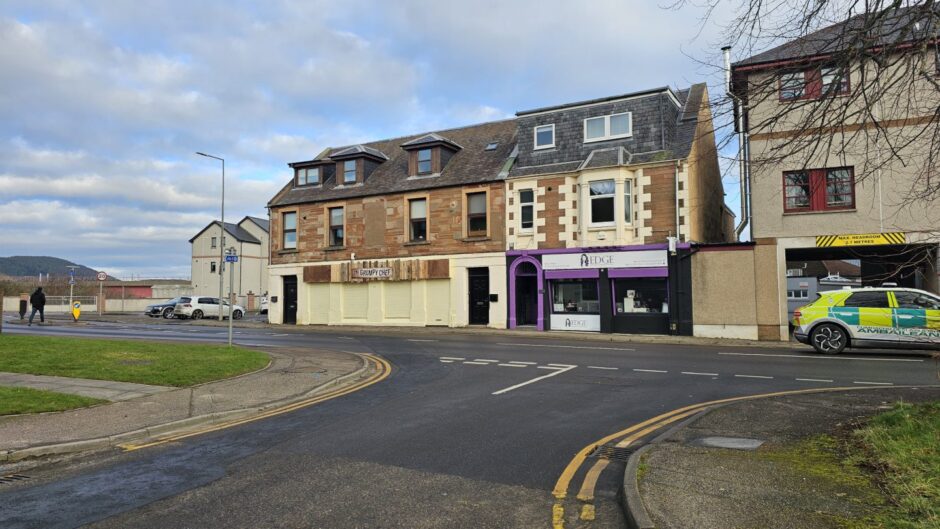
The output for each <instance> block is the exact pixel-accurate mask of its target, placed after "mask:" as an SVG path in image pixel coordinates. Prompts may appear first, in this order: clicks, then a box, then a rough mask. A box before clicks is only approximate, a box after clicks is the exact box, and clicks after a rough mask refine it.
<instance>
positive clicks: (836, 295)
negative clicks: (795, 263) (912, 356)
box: [793, 288, 940, 354]
mask: <svg viewBox="0 0 940 529" xmlns="http://www.w3.org/2000/svg"><path fill="white" fill-rule="evenodd" d="M793 326H794V328H795V331H794V334H793V336H794V338H796V339H797V340H798V341H800V342H802V343H805V344H809V345H812V346H813V347H814V348H815V349H816V351H818V352H820V353H826V354H838V353H841V352H842V350H843V349H845V348H846V347H884V348H905V349H921V348H930V349H933V348H940V297H938V296H936V295H934V294H931V293H929V292H924V291H923V290H916V289H912V288H851V289H843V290H833V291H830V292H820V293H819V299H817V300H816V301H814V302H813V303H810V304H809V305H805V306H803V307H800V308H799V309H797V310H796V311H794V313H793Z"/></svg>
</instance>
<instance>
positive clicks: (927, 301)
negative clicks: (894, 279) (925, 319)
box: [894, 291, 940, 310]
mask: <svg viewBox="0 0 940 529" xmlns="http://www.w3.org/2000/svg"><path fill="white" fill-rule="evenodd" d="M894 297H895V298H897V300H898V308H899V309H915V310H940V299H937V298H935V297H933V296H928V295H926V294H918V293H916V292H904V291H901V292H895V293H894Z"/></svg>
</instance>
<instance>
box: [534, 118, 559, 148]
mask: <svg viewBox="0 0 940 529" xmlns="http://www.w3.org/2000/svg"><path fill="white" fill-rule="evenodd" d="M534 131H535V148H536V149H549V148H551V147H554V146H555V124H554V123H552V124H551V125H539V126H538V127H535V129H534Z"/></svg>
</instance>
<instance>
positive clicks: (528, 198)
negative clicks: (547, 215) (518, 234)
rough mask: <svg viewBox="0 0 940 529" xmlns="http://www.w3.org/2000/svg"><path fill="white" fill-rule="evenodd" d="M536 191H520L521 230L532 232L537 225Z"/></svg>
mask: <svg viewBox="0 0 940 529" xmlns="http://www.w3.org/2000/svg"><path fill="white" fill-rule="evenodd" d="M534 217H535V191H533V190H531V189H522V190H520V191H519V228H520V229H522V230H524V231H531V230H532V227H533V226H534V225H535V221H534Z"/></svg>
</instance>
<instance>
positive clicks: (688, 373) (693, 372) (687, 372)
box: [682, 371, 718, 377]
mask: <svg viewBox="0 0 940 529" xmlns="http://www.w3.org/2000/svg"><path fill="white" fill-rule="evenodd" d="M682 374H683V375H697V376H702V377H717V376H718V373H699V372H696V371H683V372H682Z"/></svg>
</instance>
